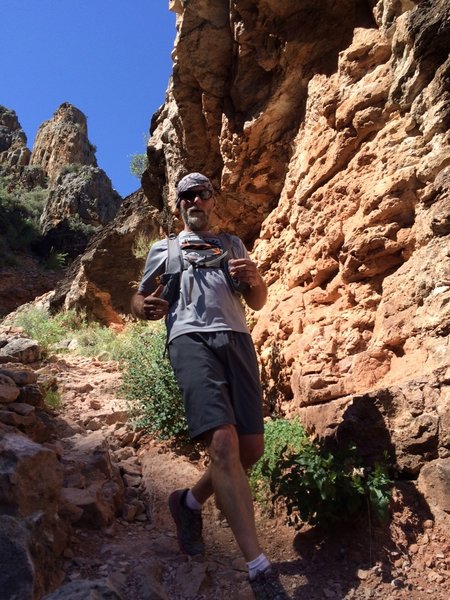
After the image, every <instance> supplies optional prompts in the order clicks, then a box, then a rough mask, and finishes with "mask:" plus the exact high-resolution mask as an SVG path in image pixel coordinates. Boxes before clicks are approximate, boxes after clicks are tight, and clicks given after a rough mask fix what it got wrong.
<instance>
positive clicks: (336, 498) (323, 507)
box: [263, 440, 393, 527]
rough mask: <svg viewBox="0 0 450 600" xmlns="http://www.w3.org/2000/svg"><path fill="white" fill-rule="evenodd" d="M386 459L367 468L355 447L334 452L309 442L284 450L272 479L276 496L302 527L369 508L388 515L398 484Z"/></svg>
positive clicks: (382, 516)
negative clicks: (299, 448) (298, 449)
mask: <svg viewBox="0 0 450 600" xmlns="http://www.w3.org/2000/svg"><path fill="white" fill-rule="evenodd" d="M386 462H387V458H386V457H385V463H383V464H381V463H377V464H375V466H374V467H373V468H370V467H365V466H362V460H361V457H360V456H359V454H358V451H357V448H356V446H350V447H349V448H348V449H346V450H342V451H336V452H331V451H330V450H327V449H325V447H324V446H323V444H320V443H315V442H311V441H309V440H305V441H304V442H303V443H302V447H301V450H300V451H296V452H292V451H290V450H289V449H288V448H284V449H283V451H282V453H281V456H280V457H279V459H278V460H277V462H276V466H275V468H273V469H263V473H265V474H266V475H267V476H268V477H269V478H270V487H271V490H272V492H273V494H274V500H275V501H276V500H279V499H281V501H282V502H283V503H284V505H285V507H286V510H287V516H288V522H289V524H290V525H293V526H294V527H300V526H301V525H302V523H304V522H306V523H309V524H311V525H316V524H321V525H324V526H327V525H328V526H329V525H331V524H333V523H335V522H337V521H341V520H345V519H348V518H351V517H354V516H355V515H356V514H357V513H359V512H361V511H365V510H367V507H368V506H369V507H370V509H371V511H372V512H373V513H374V514H375V515H376V516H377V517H378V518H379V519H386V518H387V513H388V505H389V502H390V498H391V488H392V485H393V482H392V481H391V479H390V478H389V476H388V473H387V467H386Z"/></svg>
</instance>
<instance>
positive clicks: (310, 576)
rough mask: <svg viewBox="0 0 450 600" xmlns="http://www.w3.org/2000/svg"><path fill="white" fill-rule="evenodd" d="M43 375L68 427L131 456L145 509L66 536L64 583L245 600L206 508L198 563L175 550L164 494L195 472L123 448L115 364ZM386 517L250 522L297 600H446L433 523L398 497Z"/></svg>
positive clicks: (134, 598)
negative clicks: (100, 436) (52, 381)
mask: <svg viewBox="0 0 450 600" xmlns="http://www.w3.org/2000/svg"><path fill="white" fill-rule="evenodd" d="M51 369H52V372H53V373H54V374H55V376H56V377H57V380H58V382H59V387H60V390H61V392H62V405H61V407H60V409H59V414H60V416H61V418H62V419H63V420H64V421H65V422H67V423H68V424H69V426H70V428H72V430H74V431H75V430H76V431H86V432H89V431H92V430H97V431H99V432H102V433H104V435H105V439H108V440H109V441H110V443H111V441H112V444H111V445H112V448H113V449H114V446H115V448H116V451H120V452H123V448H128V449H129V451H130V452H131V451H132V452H133V453H135V454H136V455H137V457H138V459H139V462H140V465H141V470H142V477H143V478H142V485H141V487H142V488H143V497H144V498H145V500H146V505H147V517H144V516H143V517H142V518H141V520H135V521H133V522H128V521H126V520H125V519H122V518H118V519H116V521H115V522H114V523H113V525H112V526H111V527H109V528H107V529H105V530H101V531H100V530H86V529H83V530H81V529H79V530H75V533H74V536H73V540H72V544H71V546H70V547H69V549H68V550H67V551H66V553H65V558H64V559H63V563H64V564H63V568H64V570H65V572H66V581H70V580H74V579H79V578H84V579H97V578H107V579H108V580H109V581H110V582H111V583H113V585H114V586H115V587H116V589H117V590H118V591H119V592H120V594H121V596H122V598H123V599H124V600H158V599H161V600H165V599H167V600H222V599H223V600H230V599H231V598H233V599H236V600H252V598H253V595H252V592H251V590H250V587H249V586H248V583H247V580H246V569H245V564H244V561H243V559H242V558H241V555H240V552H239V549H238V547H237V545H236V543H235V541H234V538H233V536H232V535H231V532H230V529H229V528H228V527H227V526H226V523H224V521H223V520H222V519H221V515H220V513H219V512H218V511H217V509H216V508H215V506H214V502H213V501H209V502H208V503H207V505H206V507H205V510H204V537H205V543H206V547H207V552H206V556H205V557H204V558H198V557H197V558H190V557H186V556H184V555H183V554H181V553H180V551H179V550H178V545H177V540H176V536H175V531H174V526H173V522H172V520H171V517H170V514H169V511H168V508H167V497H168V495H169V493H170V492H171V491H172V490H174V489H177V488H182V487H188V486H189V485H190V484H191V483H193V482H194V481H195V479H196V478H197V477H198V474H199V473H200V472H201V468H202V467H201V465H195V464H193V463H191V462H189V461H188V459H187V458H185V457H180V456H178V455H177V454H175V453H174V452H172V451H171V450H170V449H168V448H167V447H165V446H164V445H162V444H157V443H155V442H154V441H152V440H148V439H147V440H145V439H144V438H143V439H142V440H141V442H140V444H139V446H138V447H137V448H133V449H132V444H131V440H132V438H133V435H132V434H130V432H129V430H128V429H127V427H126V426H125V425H124V424H125V414H126V406H125V405H124V402H123V400H121V399H120V398H119V397H118V392H117V390H118V387H119V384H120V375H119V373H118V369H117V365H116V364H115V363H108V362H104V361H98V360H92V359H88V358H82V357H79V356H73V355H69V356H65V357H64V358H57V359H55V360H54V361H53V363H51ZM403 493H407V487H406V488H404V489H403ZM394 510H395V516H394V520H393V522H392V523H391V525H390V526H389V527H385V528H379V527H378V528H375V527H372V528H370V526H369V523H368V521H367V520H364V519H363V520H362V521H361V522H359V523H357V524H354V525H352V527H351V530H349V529H345V528H341V529H339V528H336V529H335V530H334V531H333V532H331V533H329V534H328V535H325V534H324V533H323V532H320V531H318V530H317V529H312V528H305V529H304V530H302V531H301V532H300V533H296V532H295V531H294V530H293V529H292V528H289V527H287V526H286V525H285V524H284V523H283V520H282V518H281V517H280V518H278V519H274V518H272V519H270V518H268V517H267V515H264V514H261V513H260V512H259V511H258V510H257V523H258V531H259V533H260V540H261V544H262V546H263V548H264V549H265V551H266V553H267V555H268V556H269V557H270V558H271V559H272V560H273V562H274V563H275V564H276V565H277V567H278V569H279V570H280V573H281V579H282V581H283V583H284V585H285V587H286V589H287V591H288V592H289V593H290V594H291V596H292V598H295V599H296V600H303V599H304V600H319V599H328V600H330V599H331V600H333V599H335V600H347V599H361V600H362V599H364V600H365V599H368V598H376V599H383V600H386V599H391V598H405V599H406V598H407V599H408V600H423V599H425V598H430V597H433V600H444V599H447V598H448V591H449V589H450V571H449V569H450V558H449V554H450V553H449V550H450V544H449V543H448V537H446V536H444V534H443V533H442V532H439V531H437V530H436V529H433V525H432V523H425V526H426V527H428V528H425V529H423V528H422V529H421V528H420V527H418V525H417V522H416V521H417V519H418V517H416V515H413V514H412V513H411V512H410V511H409V510H407V509H405V508H404V507H403V505H402V502H401V494H400V493H397V500H396V502H395V503H394ZM144 519H145V520H144Z"/></svg>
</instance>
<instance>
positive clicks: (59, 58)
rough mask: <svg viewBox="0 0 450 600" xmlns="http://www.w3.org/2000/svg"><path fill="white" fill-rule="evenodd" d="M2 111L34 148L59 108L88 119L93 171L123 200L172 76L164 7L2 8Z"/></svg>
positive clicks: (170, 21) (76, 0)
mask: <svg viewBox="0 0 450 600" xmlns="http://www.w3.org/2000/svg"><path fill="white" fill-rule="evenodd" d="M0 3H1V4H0V55H1V57H2V68H1V75H0V104H2V105H4V106H6V107H7V108H10V109H12V110H14V111H15V112H16V113H17V117H18V119H19V122H20V124H21V126H22V128H23V129H24V131H25V133H26V135H27V138H28V147H29V148H30V149H31V148H32V146H33V142H34V138H35V135H36V132H37V129H38V127H39V125H41V123H42V122H43V121H46V120H48V119H50V118H51V117H52V115H53V113H54V112H55V110H56V109H57V108H58V106H60V104H62V103H63V102H70V103H71V104H73V105H75V106H76V107H77V108H79V109H80V110H81V111H82V112H83V113H84V114H85V115H86V117H87V119H88V135H89V140H90V142H91V143H92V144H94V145H95V146H96V147H97V155H96V156H97V162H98V164H99V167H101V168H102V169H104V170H105V171H106V173H107V175H108V176H109V177H110V179H111V180H112V183H113V186H114V187H115V189H116V190H117V191H118V192H119V193H120V194H121V195H122V196H126V195H127V194H130V193H131V192H133V191H135V190H136V189H137V188H138V187H139V180H138V179H137V178H136V177H135V176H133V175H132V174H131V172H130V156H131V155H133V154H141V153H143V152H144V151H145V137H146V135H147V134H148V131H149V126H150V120H151V117H152V115H153V113H154V112H155V111H156V110H157V109H158V108H159V106H160V105H161V104H163V102H164V96H165V91H166V89H167V85H168V81H169V77H170V74H171V71H172V60H171V56H170V55H171V51H172V49H173V43H174V40H175V34H176V30H175V15H174V14H173V13H171V12H169V8H168V6H169V0H0Z"/></svg>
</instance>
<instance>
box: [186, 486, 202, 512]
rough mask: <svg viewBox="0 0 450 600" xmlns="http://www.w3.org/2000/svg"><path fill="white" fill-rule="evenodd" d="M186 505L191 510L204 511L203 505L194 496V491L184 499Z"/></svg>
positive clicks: (189, 492)
mask: <svg viewBox="0 0 450 600" xmlns="http://www.w3.org/2000/svg"><path fill="white" fill-rule="evenodd" d="M184 505H185V506H187V507H188V508H190V509H191V510H202V505H201V504H200V502H199V501H198V500H197V498H196V497H195V496H194V494H193V493H192V490H189V491H188V493H187V494H186V496H185V497H184Z"/></svg>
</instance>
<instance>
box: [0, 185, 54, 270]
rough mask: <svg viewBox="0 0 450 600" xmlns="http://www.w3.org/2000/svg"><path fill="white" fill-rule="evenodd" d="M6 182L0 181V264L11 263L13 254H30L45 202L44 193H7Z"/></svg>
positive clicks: (37, 232) (19, 189) (40, 190)
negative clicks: (0, 239) (21, 252)
mask: <svg viewBox="0 0 450 600" xmlns="http://www.w3.org/2000/svg"><path fill="white" fill-rule="evenodd" d="M7 185H8V179H7V178H5V177H1V178H0V231H1V235H2V247H1V256H0V264H3V265H7V264H14V263H15V262H16V261H15V259H14V253H15V252H17V251H29V250H30V247H31V245H32V244H33V243H34V242H35V241H36V240H38V239H39V238H40V236H41V232H40V225H39V219H40V216H41V214H42V211H43V209H44V205H45V202H46V200H47V191H46V190H43V189H41V188H36V189H34V190H32V191H26V190H23V189H21V188H16V189H14V190H12V191H10V190H8V188H7Z"/></svg>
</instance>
